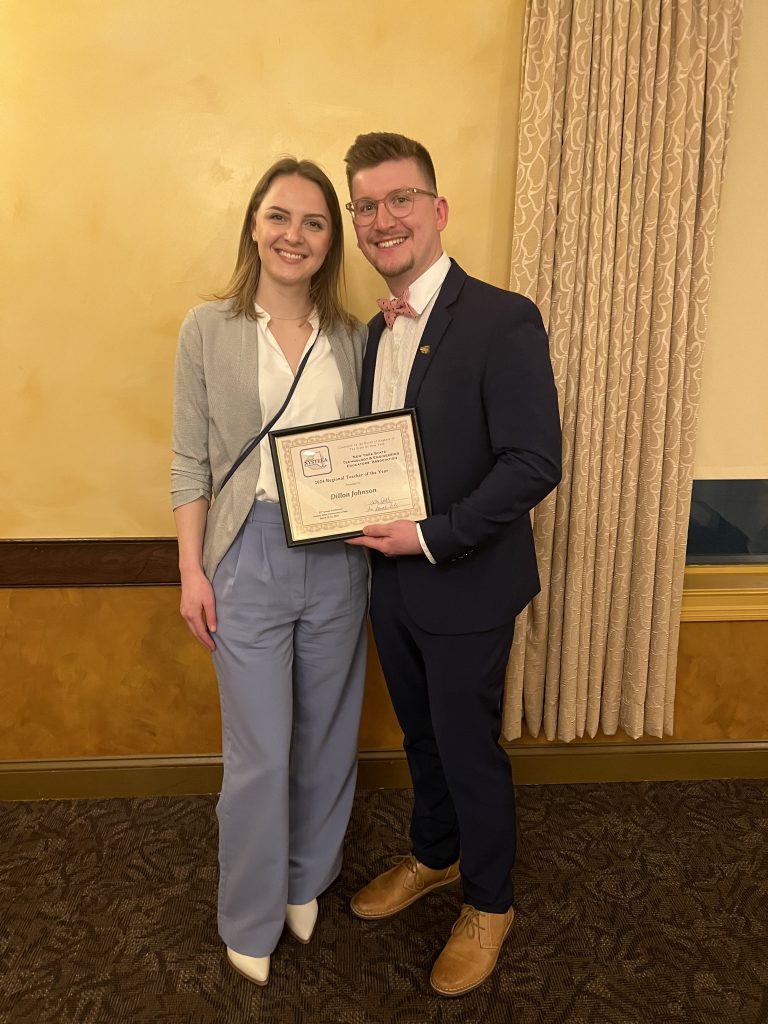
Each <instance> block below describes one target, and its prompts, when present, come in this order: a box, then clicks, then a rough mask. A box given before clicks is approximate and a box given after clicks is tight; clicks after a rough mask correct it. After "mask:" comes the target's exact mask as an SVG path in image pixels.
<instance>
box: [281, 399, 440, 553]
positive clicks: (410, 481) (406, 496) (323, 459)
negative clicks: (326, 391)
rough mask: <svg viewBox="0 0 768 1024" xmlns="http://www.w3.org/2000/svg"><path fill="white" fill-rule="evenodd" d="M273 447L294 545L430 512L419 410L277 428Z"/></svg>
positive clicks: (285, 519) (285, 521)
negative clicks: (417, 416)
mask: <svg viewBox="0 0 768 1024" xmlns="http://www.w3.org/2000/svg"><path fill="white" fill-rule="evenodd" d="M269 443H270V447H271V448H272V460H273V462H274V465H275V477H276V478H277V488H278V492H279V494H280V508H281V510H282V513H283V524H284V525H285V537H286V540H287V542H288V546H289V547H295V546H296V545H297V544H314V543H316V542H317V541H322V540H337V539H340V538H343V537H359V536H360V535H361V534H362V532H363V531H362V527H363V526H366V525H367V524H369V523H388V522H391V521H392V520H393V519H411V520H414V521H415V520H419V519H424V518H425V517H426V516H428V515H429V514H430V511H431V508H430V503H429V491H428V488H427V480H426V475H425V472H424V457H423V454H422V450H421V438H420V437H419V428H418V424H417V422H416V411H415V410H414V409H395V410H393V411H392V412H385V413H379V414H376V415H373V416H356V417H354V418H352V419H346V420H331V421H329V422H328V423H314V424H311V425H310V426H305V427H288V428H286V429H285V430H273V431H270V434H269Z"/></svg>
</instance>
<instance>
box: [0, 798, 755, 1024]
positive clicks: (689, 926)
mask: <svg viewBox="0 0 768 1024" xmlns="http://www.w3.org/2000/svg"><path fill="white" fill-rule="evenodd" d="M518 800H519V817H520V825H521V842H520V851H519V858H518V869H517V874H516V878H517V889H518V916H517V918H516V921H515V926H514V928H513V931H512V934H511V936H510V939H509V940H508V941H507V943H506V944H505V946H504V949H503V951H502V956H501V958H500V961H499V967H498V969H497V971H496V972H495V974H494V975H493V976H492V978H491V979H490V980H489V981H488V982H487V983H486V984H485V985H484V986H483V987H482V988H480V989H478V990H476V991H475V992H474V993H472V994H470V995H468V996H465V997H464V998H463V999H455V1000H445V999H441V998H439V997H437V996H435V995H434V994H432V992H431V990H430V988H429V985H428V974H429V969H430V966H431V964H432V962H433V960H434V958H435V956H436V955H437V953H438V952H439V950H440V948H441V945H442V942H443V941H444V939H445V937H446V936H447V934H448V932H449V929H450V926H451V924H452V922H453V919H454V917H455V915H456V913H457V912H458V908H459V905H460V893H459V890H458V887H457V888H456V889H444V890H441V891H440V892H438V893H434V894H432V895H430V896H428V897H427V898H426V899H424V900H422V901H421V902H420V903H418V904H416V905H414V906H413V907H411V908H409V909H408V910H406V911H404V912H403V913H402V914H401V915H399V916H398V917H396V918H393V919H391V920H389V921H382V922H378V923H374V922H361V921H358V920H356V919H354V918H353V917H352V916H351V915H350V913H349V911H348V909H347V902H348V899H349V896H350V894H351V893H352V892H353V891H354V890H355V889H356V888H357V887H358V886H359V885H361V884H363V883H364V882H365V881H366V880H367V879H368V877H369V876H370V875H371V873H372V872H374V871H377V870H379V869H381V868H383V867H385V866H388V864H389V862H390V859H391V858H392V857H393V856H395V855H396V854H398V853H400V852H403V851H404V850H406V848H407V841H406V838H405V836H406V828H407V814H408V808H409V801H410V794H409V793H407V792H404V791H394V790H392V791H379V792H368V793H361V794H360V795H359V796H358V798H357V801H356V805H355V812H354V817H353V820H352V825H351V827H350V832H349V837H348V850H347V858H346V862H345V867H344V871H343V873H342V876H341V878H340V879H339V880H338V881H337V882H336V883H335V885H334V886H333V887H332V888H331V889H330V890H329V891H328V893H326V894H325V896H324V897H323V898H322V900H321V911H320V913H321V917H320V921H319V923H318V929H317V931H316V933H315V937H314V938H313V940H312V942H311V943H310V944H309V945H308V946H302V945H300V944H299V943H297V942H296V941H295V940H293V939H292V938H291V937H290V936H288V935H287V934H286V935H284V937H283V939H282V941H281V943H280V945H279V946H278V949H277V951H276V953H275V955H274V957H273V970H272V977H271V979H270V982H269V985H268V986H267V987H266V988H264V989H259V988H257V987H255V986H253V985H250V984H249V983H248V982H247V981H245V980H244V979H242V978H241V977H240V976H239V975H237V974H236V973H235V972H234V971H232V970H231V969H230V968H229V967H228V965H227V963H226V960H225V957H224V952H223V948H222V946H221V944H220V942H219V940H218V938H217V935H216V928H215V892H216V876H217V868H216V820H215V815H214V799H213V798H211V797H174V798H145V799H133V800H127V799H116V800H93V801H51V802H47V803H5V804H0V901H1V903H0V905H1V907H2V922H1V924H0V1022H2V1024H49V1022H51V1024H53V1022H55V1024H129V1022H130V1024H245V1022H246V1021H247V1022H258V1024H480V1022H482V1024H766V1022H768V842H766V840H767V839H768V782H755V781H738V782H735V781H734V782H698V783H633V784H629V783H627V784H625V783H613V784H609V785H563V786H540V787H523V788H519V789H518Z"/></svg>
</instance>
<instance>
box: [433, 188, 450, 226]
mask: <svg viewBox="0 0 768 1024" xmlns="http://www.w3.org/2000/svg"><path fill="white" fill-rule="evenodd" d="M435 213H436V215H437V230H438V231H442V230H443V228H444V227H445V226H446V224H447V223H448V200H447V199H446V198H445V196H438V197H437V199H436V201H435Z"/></svg>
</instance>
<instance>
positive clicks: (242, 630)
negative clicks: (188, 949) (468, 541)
mask: <svg viewBox="0 0 768 1024" xmlns="http://www.w3.org/2000/svg"><path fill="white" fill-rule="evenodd" d="M213 589H214V593H215V595H216V615H217V620H218V630H217V632H216V634H215V640H216V651H215V652H214V655H213V660H214V665H215V668H216V674H217V677H218V681H219V694H220V698H221V718H222V743H223V754H224V780H223V783H222V790H221V796H220V798H219V802H218V805H217V809H216V813H217V816H218V820H219V868H220V876H219V914H218V923H219V934H220V935H221V938H222V939H223V941H224V942H225V943H226V945H227V946H229V947H230V948H231V949H234V950H236V951H237V952H238V953H244V954H245V955H247V956H267V955H269V954H270V953H271V952H272V950H273V949H274V948H275V946H276V945H277V942H278V939H279V938H280V934H281V932H282V930H283V925H284V922H285V907H286V904H287V903H308V902H309V901H310V900H312V899H314V898H315V897H316V896H317V895H318V894H319V893H321V892H322V891H323V890H324V889H325V888H327V886H328V885H330V883H331V882H332V881H333V880H334V878H336V876H337V875H338V873H339V871H340V870H341V851H342V843H343V840H344V833H345V831H346V827H347V824H348V821H349V815H350V812H351V809H352V799H353V796H354V789H355V779H356V772H357V744H358V726H359V722H360V710H361V706H362V698H363V683H364V678H365V660H366V637H367V632H366V611H367V596H368V566H367V562H366V560H365V556H364V555H363V552H362V551H361V550H360V549H358V548H351V547H349V546H348V545H346V544H344V543H343V542H342V541H327V542H324V543H322V544H311V545H306V546H302V547H295V548H289V547H288V546H287V544H286V542H285V534H284V532H283V525H282V519H281V516H280V507H279V505H277V504H274V503H271V502H255V503H254V505H253V508H252V510H251V512H250V513H249V516H248V520H247V522H246V523H245V525H244V526H243V528H242V530H241V531H240V533H239V534H238V536H237V538H236V539H235V541H234V542H233V544H232V546H231V548H230V549H229V551H228V552H227V554H226V555H225V557H224V558H223V560H222V562H221V563H220V565H219V567H218V568H217V570H216V573H215V575H214V580H213Z"/></svg>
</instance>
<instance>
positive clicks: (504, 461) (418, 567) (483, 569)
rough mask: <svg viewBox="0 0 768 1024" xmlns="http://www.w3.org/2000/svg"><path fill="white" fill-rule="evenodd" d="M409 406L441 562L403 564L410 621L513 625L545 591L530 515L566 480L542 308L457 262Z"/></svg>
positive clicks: (367, 381) (437, 627)
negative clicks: (562, 477)
mask: <svg viewBox="0 0 768 1024" xmlns="http://www.w3.org/2000/svg"><path fill="white" fill-rule="evenodd" d="M368 327H369V334H368V346H367V349H366V354H365V360H364V362H363V378H362V384H361V388H360V412H361V414H364V413H369V412H370V411H371V400H372V394H373V376H374V370H375V366H376V354H377V352H378V347H379V339H380V337H381V333H382V331H383V329H384V317H383V315H382V314H378V315H377V316H375V317H374V318H373V319H372V320H371V321H370V323H369V325H368ZM425 350H426V351H425ZM405 407H406V408H411V407H413V408H415V409H416V414H417V418H418V423H419V428H420V432H421V439H422V445H423V448H424V460H425V463H426V471H427V478H428V481H429V490H430V496H431V499H432V515H430V516H429V517H428V518H427V519H425V520H423V521H422V523H421V529H422V533H423V536H424V540H425V542H426V544H427V546H428V547H429V550H430V551H431V552H432V555H433V557H434V558H435V559H436V561H437V563H438V564H437V565H432V564H431V563H430V562H429V561H428V560H427V559H426V558H425V557H424V556H423V555H419V556H405V557H399V558H397V559H396V564H397V571H398V576H399V581H400V587H401V591H402V594H403V600H404V602H405V605H406V608H407V610H408V613H409V614H410V615H411V617H412V618H413V619H414V621H415V622H416V623H417V624H418V625H419V626H420V627H421V628H422V629H424V630H426V631H427V632H430V633H474V632H480V631H482V630H486V629H491V628H494V627H496V626H500V625H502V624H504V623H506V622H510V621H511V620H512V619H513V618H514V616H515V615H517V614H518V612H520V611H521V610H522V609H523V608H524V607H525V605H526V604H527V603H528V602H529V601H530V600H531V598H532V597H533V596H534V595H535V594H536V593H538V590H539V577H538V571H537V568H536V553H535V550H534V546H533V535H532V529H531V522H530V516H529V512H530V510H531V509H532V508H533V507H534V506H535V505H537V504H538V503H539V502H540V501H541V499H542V498H543V497H544V496H545V495H546V494H548V493H549V492H550V491H551V490H552V488H553V487H555V485H556V484H557V483H558V481H559V479H560V453H561V439H560V420H559V414H558V405H557V392H556V389H555V383H554V379H553V375H552V365H551V363H550V359H549V346H548V341H547V335H546V332H545V330H544V325H543V323H542V321H541V316H540V315H539V311H538V309H537V308H536V306H535V305H534V304H533V303H532V302H531V301H530V300H529V299H527V298H525V297H524V296H522V295H517V294H516V293H514V292H508V291H504V290H502V289H500V288H494V287H493V286H492V285H489V284H485V283H484V282H482V281H478V280H476V279H475V278H472V277H469V276H468V275H467V274H466V273H465V272H464V271H463V270H462V269H461V268H460V267H459V266H458V265H457V264H456V263H454V262H453V261H451V269H450V270H449V271H448V275H447V276H446V278H445V281H444V282H443V285H442V287H441V289H440V293H439V295H438V297H437V300H436V302H435V305H434V307H433V309H432V312H431V314H430V316H429V320H428V321H427V325H426V327H425V330H424V334H423V336H422V339H421V342H420V347H419V350H418V351H417V353H416V357H415V359H414V363H413V367H412V369H411V374H410V377H409V380H408V389H407V392H406V398H405ZM374 585H375V570H374Z"/></svg>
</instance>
